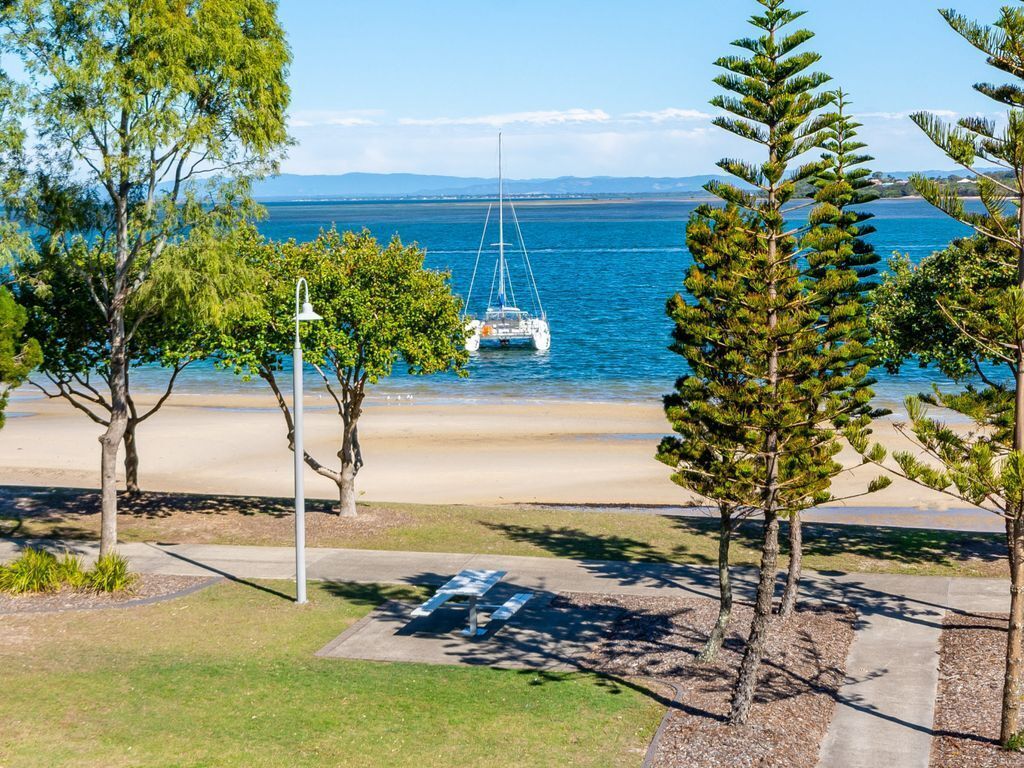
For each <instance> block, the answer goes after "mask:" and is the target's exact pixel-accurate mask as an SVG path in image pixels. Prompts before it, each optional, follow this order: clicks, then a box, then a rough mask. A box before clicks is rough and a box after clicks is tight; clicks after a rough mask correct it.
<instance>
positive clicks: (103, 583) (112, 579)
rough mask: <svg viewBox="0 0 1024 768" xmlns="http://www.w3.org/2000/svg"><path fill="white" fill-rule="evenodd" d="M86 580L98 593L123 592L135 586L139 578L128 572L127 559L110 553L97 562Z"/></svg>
mask: <svg viewBox="0 0 1024 768" xmlns="http://www.w3.org/2000/svg"><path fill="white" fill-rule="evenodd" d="M86 579H87V581H88V585H89V587H91V588H92V589H94V590H96V591H97V592H123V591H124V590H126V589H131V588H132V587H133V586H135V582H136V581H137V580H138V576H137V575H136V574H134V573H131V572H130V571H129V570H128V559H127V558H125V557H122V556H121V555H119V554H117V553H116V552H110V553H108V554H106V555H103V557H101V558H99V559H98V560H97V561H96V565H94V566H93V567H92V570H90V571H89V572H88V573H87V574H86Z"/></svg>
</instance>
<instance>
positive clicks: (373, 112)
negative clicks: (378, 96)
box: [288, 109, 383, 128]
mask: <svg viewBox="0 0 1024 768" xmlns="http://www.w3.org/2000/svg"><path fill="white" fill-rule="evenodd" d="M382 114H383V112H382V111H381V110H377V109H359V110H351V111H346V112H338V111H330V110H306V111H301V112H297V113H296V114H294V115H292V116H291V117H290V118H289V119H288V126H289V127H291V128H318V127H321V126H331V125H333V126H337V127H340V128H356V127H359V126H365V125H378V122H377V120H375V119H373V118H375V117H378V116H380V115H382Z"/></svg>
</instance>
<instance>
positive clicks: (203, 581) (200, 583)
mask: <svg viewBox="0 0 1024 768" xmlns="http://www.w3.org/2000/svg"><path fill="white" fill-rule="evenodd" d="M140 579H145V580H146V581H148V582H150V583H151V584H152V583H153V582H157V583H159V581H160V580H162V579H168V580H173V581H171V582H170V583H171V584H172V585H173V584H183V586H179V587H177V588H174V589H171V590H170V591H158V592H157V593H156V594H150V595H146V596H144V597H131V598H128V599H117V598H111V597H110V596H104V595H97V594H95V593H89V592H82V593H80V594H81V596H82V597H83V598H84V600H83V604H82V605H73V604H72V605H59V606H55V605H54V604H53V598H54V597H56V596H57V595H60V594H61V593H59V592H58V593H51V594H47V595H33V596H24V597H11V596H8V595H0V615H6V616H15V615H22V614H27V613H37V614H38V613H68V612H72V611H103V610H109V609H118V608H139V607H142V606H145V605H153V604H154V603H163V602H166V601H168V600H176V599H178V598H179V597H186V596H188V595H191V594H193V593H195V592H199V591H200V590H203V589H206V588H207V587H210V586H213V585H214V584H216V583H218V582H221V581H224V578H223V577H221V576H213V577H197V576H170V577H168V576H154V575H143V576H140ZM102 597H107V598H108V599H106V600H103V599H102ZM96 598H101V599H96ZM73 599H74V598H72V600H73ZM18 603H22V604H21V605H19V604H18ZM33 603H35V604H33Z"/></svg>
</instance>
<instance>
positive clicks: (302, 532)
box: [292, 277, 323, 604]
mask: <svg viewBox="0 0 1024 768" xmlns="http://www.w3.org/2000/svg"><path fill="white" fill-rule="evenodd" d="M300 289H304V290H305V301H304V302H302V309H301V310H300V309H299V290H300ZM312 320H323V318H322V317H320V315H318V314H317V313H316V312H314V311H313V305H312V304H310V303H309V284H308V283H306V278H304V277H300V278H299V279H298V281H297V282H296V283H295V348H294V349H293V350H292V415H293V418H294V421H295V423H294V425H293V427H292V444H293V447H294V451H295V602H296V603H299V604H302V603H304V602H306V494H305V491H304V490H303V487H302V474H303V468H304V467H303V465H304V464H305V461H304V456H305V452H304V450H303V447H302V342H301V341H300V340H299V323H301V322H303V321H312Z"/></svg>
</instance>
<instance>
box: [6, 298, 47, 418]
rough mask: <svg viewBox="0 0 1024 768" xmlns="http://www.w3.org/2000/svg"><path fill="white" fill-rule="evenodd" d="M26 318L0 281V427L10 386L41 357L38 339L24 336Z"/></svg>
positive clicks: (25, 314) (18, 380)
mask: <svg viewBox="0 0 1024 768" xmlns="http://www.w3.org/2000/svg"><path fill="white" fill-rule="evenodd" d="M27 321H28V316H27V313H26V311H25V308H24V307H22V306H20V305H19V304H18V303H17V302H16V301H15V299H14V296H13V294H12V293H11V292H10V291H9V290H8V289H7V288H6V287H4V286H2V285H0V427H3V425H4V411H5V410H6V408H7V399H8V397H9V396H10V392H11V390H12V389H14V388H15V387H17V386H18V385H20V384H21V383H22V382H23V381H25V379H26V378H28V374H29V373H30V372H31V371H32V369H33V368H35V367H36V365H38V364H39V362H40V359H41V355H40V351H39V343H38V342H37V341H35V339H31V338H26V334H25V326H26V323H27Z"/></svg>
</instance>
